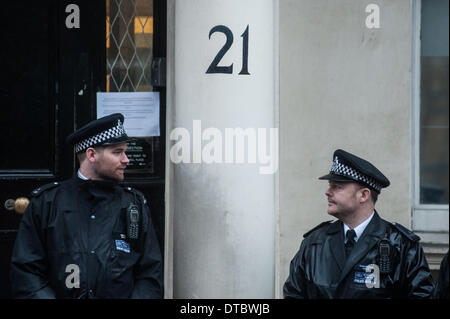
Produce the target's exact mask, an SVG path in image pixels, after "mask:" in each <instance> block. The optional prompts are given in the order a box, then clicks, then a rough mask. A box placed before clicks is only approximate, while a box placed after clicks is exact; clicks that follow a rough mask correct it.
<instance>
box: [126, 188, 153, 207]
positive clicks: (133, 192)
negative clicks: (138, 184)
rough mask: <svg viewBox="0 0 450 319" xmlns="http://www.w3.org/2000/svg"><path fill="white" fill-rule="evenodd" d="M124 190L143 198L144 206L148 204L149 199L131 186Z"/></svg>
mask: <svg viewBox="0 0 450 319" xmlns="http://www.w3.org/2000/svg"><path fill="white" fill-rule="evenodd" d="M124 189H125V190H126V191H127V192H130V193H131V194H133V195H135V196H138V197H139V198H142V199H143V200H144V205H145V204H147V199H146V198H145V196H144V194H143V193H142V192H141V191H139V190H137V189H135V188H133V187H129V186H125V187H124Z"/></svg>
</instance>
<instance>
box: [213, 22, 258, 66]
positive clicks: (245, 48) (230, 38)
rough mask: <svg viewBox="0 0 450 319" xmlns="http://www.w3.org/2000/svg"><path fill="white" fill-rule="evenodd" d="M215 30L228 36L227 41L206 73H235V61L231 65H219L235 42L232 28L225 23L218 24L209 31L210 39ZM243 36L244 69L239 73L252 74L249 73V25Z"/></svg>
mask: <svg viewBox="0 0 450 319" xmlns="http://www.w3.org/2000/svg"><path fill="white" fill-rule="evenodd" d="M215 32H222V33H223V34H225V36H226V42H225V44H224V45H223V47H222V48H221V49H220V50H219V52H218V53H217V55H216V57H215V58H214V60H213V61H212V62H211V64H210V65H209V67H208V70H206V73H225V74H232V73H233V63H231V65H229V66H219V65H218V64H219V62H220V60H222V58H223V56H224V55H225V53H227V51H228V50H229V49H230V47H231V45H232V44H233V33H232V32H231V30H230V29H229V28H228V27H226V26H224V25H216V26H215V27H214V28H212V29H211V30H210V31H209V39H211V35H212V34H213V33H215ZM241 37H242V38H243V46H242V69H241V72H239V74H241V75H250V73H248V25H247V28H246V29H245V31H244V33H242V34H241Z"/></svg>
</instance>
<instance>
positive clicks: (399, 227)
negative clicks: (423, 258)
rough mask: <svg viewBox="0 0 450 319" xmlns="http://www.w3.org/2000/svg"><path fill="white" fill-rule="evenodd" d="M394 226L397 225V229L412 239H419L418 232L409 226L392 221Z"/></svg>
mask: <svg viewBox="0 0 450 319" xmlns="http://www.w3.org/2000/svg"><path fill="white" fill-rule="evenodd" d="M391 224H392V226H394V227H395V229H397V230H398V231H399V232H401V233H402V234H403V235H405V236H406V237H407V238H408V239H410V240H412V241H419V240H420V237H419V236H417V235H416V234H414V233H413V232H412V231H410V230H409V229H408V228H406V227H404V226H402V225H400V224H397V223H391Z"/></svg>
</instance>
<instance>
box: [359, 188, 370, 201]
mask: <svg viewBox="0 0 450 319" xmlns="http://www.w3.org/2000/svg"><path fill="white" fill-rule="evenodd" d="M359 191H360V192H361V197H360V200H359V202H360V203H361V204H363V203H365V202H367V201H369V200H370V193H371V190H370V189H368V188H367V187H364V188H361V189H360V190H359Z"/></svg>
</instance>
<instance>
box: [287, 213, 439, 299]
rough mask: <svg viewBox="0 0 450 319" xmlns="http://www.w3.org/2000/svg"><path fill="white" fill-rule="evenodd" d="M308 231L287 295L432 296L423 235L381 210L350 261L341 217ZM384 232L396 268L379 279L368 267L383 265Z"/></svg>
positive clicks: (375, 214)
mask: <svg viewBox="0 0 450 319" xmlns="http://www.w3.org/2000/svg"><path fill="white" fill-rule="evenodd" d="M304 236H305V238H304V240H303V241H302V244H301V246H300V249H299V251H298V252H297V254H296V255H295V257H294V258H293V260H292V261H291V265H290V273H289V277H288V279H287V280H286V282H285V284H284V287H283V293H284V297H285V298H304V299H328V298H330V299H331V298H337V299H338V298H345V299H350V298H361V299H372V298H430V296H431V294H432V291H433V280H432V277H431V274H430V270H429V268H428V264H427V262H426V260H425V256H424V253H423V250H422V248H421V245H420V244H419V240H420V238H419V237H418V236H417V235H415V234H414V233H412V232H410V231H409V230H407V229H406V228H404V227H403V226H401V225H398V224H394V223H389V222H387V221H385V220H383V219H381V218H380V217H379V216H378V214H377V212H375V213H374V216H373V218H372V220H371V221H370V223H369V224H368V225H367V227H366V229H365V230H364V232H363V233H362V235H361V237H360V238H359V239H358V241H357V242H356V244H355V246H354V247H353V249H352V251H351V253H350V255H349V257H348V258H347V260H346V258H345V248H344V230H343V224H342V222H341V221H336V222H334V223H330V222H326V223H322V224H321V225H319V226H318V227H316V228H315V229H313V230H312V231H310V232H308V233H306V234H305V235H304ZM385 236H387V238H388V239H389V241H390V246H391V249H390V251H391V253H392V254H391V256H390V257H389V259H390V262H391V267H390V268H391V271H390V272H389V273H388V274H381V273H379V276H378V278H377V274H376V273H375V271H376V268H375V267H374V266H370V267H369V268H367V266H369V265H377V266H378V267H379V265H380V263H379V252H378V245H379V242H380V240H382V239H383V238H384V237H385ZM373 279H375V281H373ZM378 279H379V281H378V282H376V280H378ZM366 282H367V283H368V284H367V283H366Z"/></svg>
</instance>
